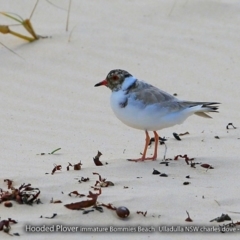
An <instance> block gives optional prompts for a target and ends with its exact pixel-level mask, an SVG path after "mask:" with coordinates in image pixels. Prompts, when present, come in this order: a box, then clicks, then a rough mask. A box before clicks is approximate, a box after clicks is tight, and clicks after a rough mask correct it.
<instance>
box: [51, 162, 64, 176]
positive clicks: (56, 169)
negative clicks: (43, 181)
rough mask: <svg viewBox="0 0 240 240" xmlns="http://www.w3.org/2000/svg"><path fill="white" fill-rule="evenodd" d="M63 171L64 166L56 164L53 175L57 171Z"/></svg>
mask: <svg viewBox="0 0 240 240" xmlns="http://www.w3.org/2000/svg"><path fill="white" fill-rule="evenodd" d="M61 170H62V165H56V164H54V168H53V170H52V175H53V174H54V173H55V172H56V171H61Z"/></svg>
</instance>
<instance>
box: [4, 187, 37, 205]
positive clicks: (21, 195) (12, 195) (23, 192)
mask: <svg viewBox="0 0 240 240" xmlns="http://www.w3.org/2000/svg"><path fill="white" fill-rule="evenodd" d="M39 195H40V190H39V189H38V188H32V187H31V184H27V185H25V183H24V184H22V185H21V186H20V187H19V188H18V189H16V188H14V187H11V192H9V191H1V192H0V203H2V202H5V201H10V200H14V201H16V202H18V203H20V204H27V205H32V204H33V203H34V202H36V203H39V202H40V200H39V198H38V197H39Z"/></svg>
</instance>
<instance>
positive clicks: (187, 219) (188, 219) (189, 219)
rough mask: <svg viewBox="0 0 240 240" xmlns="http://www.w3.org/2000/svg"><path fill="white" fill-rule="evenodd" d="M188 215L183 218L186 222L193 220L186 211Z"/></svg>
mask: <svg viewBox="0 0 240 240" xmlns="http://www.w3.org/2000/svg"><path fill="white" fill-rule="evenodd" d="M186 213H187V215H188V217H187V218H186V219H185V221H186V222H192V221H193V220H192V219H191V218H190V216H189V213H188V211H186Z"/></svg>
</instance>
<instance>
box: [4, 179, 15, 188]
mask: <svg viewBox="0 0 240 240" xmlns="http://www.w3.org/2000/svg"><path fill="white" fill-rule="evenodd" d="M3 181H4V182H7V186H8V189H11V188H12V186H13V181H12V180H10V179H4V180H3Z"/></svg>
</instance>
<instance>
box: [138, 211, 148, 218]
mask: <svg viewBox="0 0 240 240" xmlns="http://www.w3.org/2000/svg"><path fill="white" fill-rule="evenodd" d="M137 214H142V215H143V216H144V217H146V215H147V211H146V212H142V211H137Z"/></svg>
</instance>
